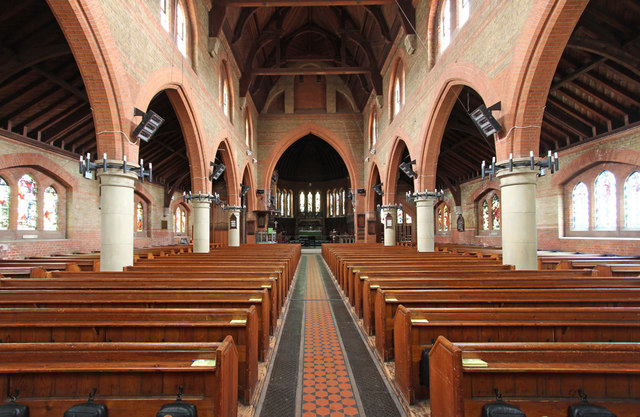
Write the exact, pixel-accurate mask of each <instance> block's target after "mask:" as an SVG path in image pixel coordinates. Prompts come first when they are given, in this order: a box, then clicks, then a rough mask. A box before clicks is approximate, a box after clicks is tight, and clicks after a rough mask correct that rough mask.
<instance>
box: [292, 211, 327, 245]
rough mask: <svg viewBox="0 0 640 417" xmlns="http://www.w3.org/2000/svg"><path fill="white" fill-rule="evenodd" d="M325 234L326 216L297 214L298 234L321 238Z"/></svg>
mask: <svg viewBox="0 0 640 417" xmlns="http://www.w3.org/2000/svg"><path fill="white" fill-rule="evenodd" d="M323 235H324V217H321V216H319V215H318V216H316V215H312V214H311V215H309V214H305V213H300V214H298V216H296V236H297V237H298V238H302V239H305V238H307V239H308V238H311V237H313V238H314V239H315V240H321V239H322V238H323Z"/></svg>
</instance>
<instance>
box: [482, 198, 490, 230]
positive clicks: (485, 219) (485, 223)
mask: <svg viewBox="0 0 640 417" xmlns="http://www.w3.org/2000/svg"><path fill="white" fill-rule="evenodd" d="M482 230H489V203H488V202H487V200H484V201H483V202H482Z"/></svg>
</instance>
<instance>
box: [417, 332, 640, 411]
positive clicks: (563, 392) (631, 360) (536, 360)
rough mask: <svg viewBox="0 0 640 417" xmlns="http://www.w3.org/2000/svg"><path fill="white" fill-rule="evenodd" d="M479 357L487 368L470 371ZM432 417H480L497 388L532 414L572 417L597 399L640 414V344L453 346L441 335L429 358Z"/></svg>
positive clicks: (476, 368) (602, 402) (497, 344)
mask: <svg viewBox="0 0 640 417" xmlns="http://www.w3.org/2000/svg"><path fill="white" fill-rule="evenodd" d="M472 358H478V359H481V360H483V361H485V362H487V365H488V366H487V367H468V366H464V365H463V360H464V359H472ZM429 368H430V391H431V395H430V396H431V416H432V417H477V416H479V415H480V414H481V409H482V406H483V405H484V404H485V403H488V402H491V401H493V398H494V397H493V389H494V387H495V388H498V389H499V390H500V391H501V392H502V394H503V395H504V400H505V401H507V402H509V403H512V404H515V405H517V406H518V407H520V408H521V409H522V411H523V412H524V413H525V414H526V415H527V416H548V417H565V416H566V415H567V408H568V407H569V405H570V404H575V403H578V402H580V401H579V399H578V398H577V390H578V389H583V390H584V391H585V392H586V393H587V394H588V396H589V399H590V401H592V402H593V403H595V404H598V405H603V406H605V407H606V408H608V409H609V410H611V411H613V412H614V413H616V415H618V416H620V417H622V416H625V417H626V416H630V417H631V416H637V415H638V410H640V400H639V398H640V395H639V394H640V344H637V343H633V344H617V343H514V344H508V343H478V344H472V343H451V342H450V341H448V340H446V339H445V338H444V337H441V338H438V340H437V341H436V343H435V345H434V347H433V349H432V350H431V352H430V354H429Z"/></svg>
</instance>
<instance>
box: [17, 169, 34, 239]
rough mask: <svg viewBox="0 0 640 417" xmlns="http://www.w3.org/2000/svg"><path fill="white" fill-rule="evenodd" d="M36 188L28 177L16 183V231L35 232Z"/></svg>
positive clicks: (24, 176)
mask: <svg viewBox="0 0 640 417" xmlns="http://www.w3.org/2000/svg"><path fill="white" fill-rule="evenodd" d="M37 201H38V186H37V184H36V181H35V180H34V179H33V178H31V176H30V175H26V174H25V175H23V176H22V178H20V180H19V181H18V230H36V227H37V225H38V209H37V207H38V203H37Z"/></svg>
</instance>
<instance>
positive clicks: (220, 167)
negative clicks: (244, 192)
mask: <svg viewBox="0 0 640 417" xmlns="http://www.w3.org/2000/svg"><path fill="white" fill-rule="evenodd" d="M209 165H211V166H212V167H213V172H212V173H211V180H212V181H214V180H217V179H218V178H220V176H221V175H222V173H223V172H224V170H225V169H226V168H227V167H226V166H224V164H216V163H213V162H210V163H209Z"/></svg>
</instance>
